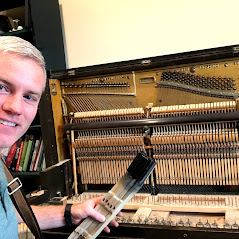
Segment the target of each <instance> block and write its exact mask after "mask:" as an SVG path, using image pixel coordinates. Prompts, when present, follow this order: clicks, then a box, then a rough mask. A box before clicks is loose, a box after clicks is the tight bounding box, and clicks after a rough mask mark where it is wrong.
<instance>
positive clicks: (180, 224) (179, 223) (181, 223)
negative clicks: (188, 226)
mask: <svg viewBox="0 0 239 239" xmlns="http://www.w3.org/2000/svg"><path fill="white" fill-rule="evenodd" d="M176 225H177V226H180V227H182V226H184V222H183V221H182V219H181V218H180V220H179V222H177V223H176Z"/></svg>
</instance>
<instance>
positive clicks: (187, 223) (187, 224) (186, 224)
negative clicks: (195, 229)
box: [185, 219, 192, 227]
mask: <svg viewBox="0 0 239 239" xmlns="http://www.w3.org/2000/svg"><path fill="white" fill-rule="evenodd" d="M185 226H186V227H191V226H192V222H190V221H189V219H188V220H187V222H186V223H185Z"/></svg>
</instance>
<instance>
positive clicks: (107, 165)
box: [50, 46, 239, 231]
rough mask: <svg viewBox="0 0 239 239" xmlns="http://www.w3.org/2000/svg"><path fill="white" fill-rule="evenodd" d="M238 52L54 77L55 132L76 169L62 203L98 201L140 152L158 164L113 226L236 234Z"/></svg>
mask: <svg viewBox="0 0 239 239" xmlns="http://www.w3.org/2000/svg"><path fill="white" fill-rule="evenodd" d="M238 52H239V51H238V47H237V46H231V47H225V48H217V49H209V50H201V51H196V52H190V53H180V54H174V55H169V56H162V57H154V58H149V59H142V60H133V61H128V62H119V63H109V64H104V65H99V66H90V67H82V68H76V69H70V70H65V71H57V72H53V73H52V74H51V79H50V92H51V98H52V105H53V114H54V119H55V125H56V129H59V128H64V135H66V136H65V137H66V138H67V139H68V146H69V152H70V155H71V158H72V162H73V170H74V195H73V196H72V197H71V198H69V199H68V201H69V202H73V203H74V202H79V201H83V200H85V199H88V198H91V197H95V196H100V195H104V193H105V192H106V191H107V190H109V189H110V188H111V186H112V185H114V184H115V183H116V182H117V181H118V180H119V179H120V178H121V177H122V176H123V175H124V174H125V172H126V170H127V168H128V166H129V165H130V163H131V162H132V160H133V159H134V157H135V155H136V154H137V152H141V151H143V152H145V153H146V154H147V155H148V156H149V157H151V158H154V159H155V160H156V162H157V165H156V167H155V170H154V171H153V173H152V174H151V175H150V177H149V178H148V179H147V181H146V182H145V184H144V186H143V187H142V188H141V190H140V191H139V192H138V193H137V194H136V195H135V196H134V197H133V198H132V199H131V200H130V201H129V203H127V204H126V206H125V207H124V216H123V217H117V218H116V219H117V220H118V221H119V222H120V223H121V224H132V225H135V224H137V225H140V224H144V225H156V226H157V227H163V226H170V227H183V228H203V229H205V230H211V229H213V228H214V229H218V230H223V231H225V230H228V231H231V230H238V228H239V211H238V207H239V195H238V183H239V141H238V119H239V113H238V110H239V102H238V98H239V57H238ZM59 107H62V112H60V113H59V111H57V112H56V108H59ZM61 134H62V135H63V133H62V132H61V131H59V130H58V131H57V132H56V135H57V136H58V135H60V136H62V135H61ZM59 138H60V137H59ZM57 143H58V148H59V154H60V155H63V154H62V153H61V149H60V148H62V147H63V146H62V145H61V143H62V142H60V140H59V141H58V142H57ZM62 157H63V156H62Z"/></svg>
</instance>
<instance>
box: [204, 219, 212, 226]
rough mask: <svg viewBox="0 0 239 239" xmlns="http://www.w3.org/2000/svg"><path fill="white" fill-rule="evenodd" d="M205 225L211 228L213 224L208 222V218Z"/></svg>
mask: <svg viewBox="0 0 239 239" xmlns="http://www.w3.org/2000/svg"><path fill="white" fill-rule="evenodd" d="M204 227H206V228H210V227H211V224H210V223H209V222H208V220H207V222H206V223H205V224H204Z"/></svg>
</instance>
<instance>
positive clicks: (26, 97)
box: [24, 95, 34, 100]
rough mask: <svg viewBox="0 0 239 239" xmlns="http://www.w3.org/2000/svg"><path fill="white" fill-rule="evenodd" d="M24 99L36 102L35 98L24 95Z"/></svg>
mask: <svg viewBox="0 0 239 239" xmlns="http://www.w3.org/2000/svg"><path fill="white" fill-rule="evenodd" d="M24 98H25V99H27V100H34V97H32V96H30V95H24Z"/></svg>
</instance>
